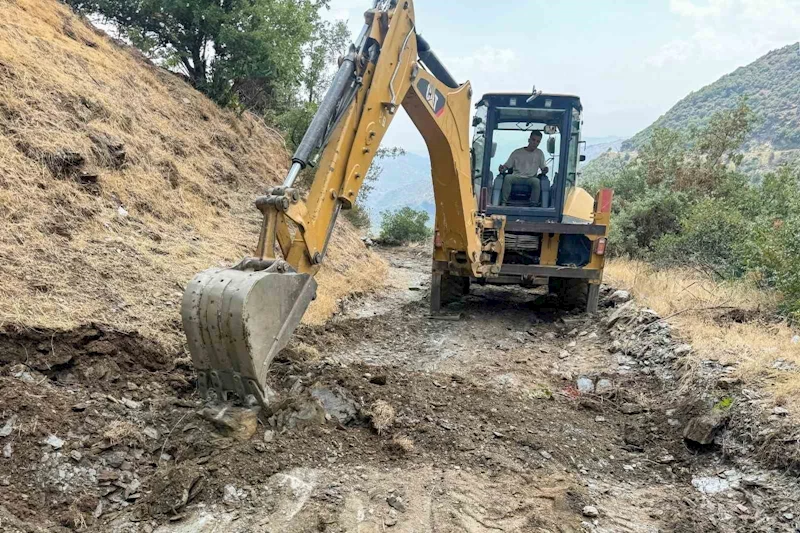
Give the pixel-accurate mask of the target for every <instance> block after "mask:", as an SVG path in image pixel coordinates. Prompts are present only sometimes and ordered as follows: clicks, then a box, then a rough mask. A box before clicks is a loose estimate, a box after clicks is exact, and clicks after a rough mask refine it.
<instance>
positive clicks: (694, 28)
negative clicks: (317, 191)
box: [327, 0, 800, 154]
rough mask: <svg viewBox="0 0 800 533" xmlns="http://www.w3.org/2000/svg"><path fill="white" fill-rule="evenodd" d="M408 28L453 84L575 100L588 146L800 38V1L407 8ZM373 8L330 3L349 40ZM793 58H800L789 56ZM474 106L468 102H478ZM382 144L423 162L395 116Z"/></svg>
mask: <svg viewBox="0 0 800 533" xmlns="http://www.w3.org/2000/svg"><path fill="white" fill-rule="evenodd" d="M414 5H415V11H416V23H417V30H418V32H419V33H421V34H422V35H424V36H425V38H426V39H427V40H428V42H429V43H430V44H431V47H432V48H433V50H434V51H435V52H436V53H437V55H438V56H439V57H440V58H441V59H442V62H443V63H444V64H445V65H446V66H447V68H448V69H449V70H450V72H451V73H452V74H453V75H454V77H455V78H456V79H457V80H458V81H460V82H461V81H465V80H469V81H471V82H472V86H473V89H474V92H475V95H476V97H477V96H478V95H480V94H483V93H487V92H504V91H520V92H530V91H531V89H532V87H533V86H534V84H535V85H536V88H537V89H540V90H543V91H545V92H555V93H569V94H577V95H578V96H580V97H581V100H582V102H583V107H584V122H585V124H584V135H585V136H586V137H611V136H613V137H626V138H627V137H630V136H632V135H633V134H635V133H636V132H638V131H639V130H641V129H643V128H645V127H647V126H648V125H649V124H651V123H652V122H653V121H654V120H656V119H657V118H658V117H659V116H661V115H662V114H663V113H664V112H666V111H667V110H668V109H669V108H670V107H672V106H673V105H674V104H675V103H676V102H677V101H678V100H680V99H681V98H683V97H684V96H686V95H687V94H689V93H690V92H691V91H693V90H697V89H700V88H701V87H703V86H705V85H708V84H709V83H712V82H713V81H715V80H716V79H718V78H719V77H720V76H722V75H724V74H726V73H728V72H731V71H733V70H735V69H736V68H737V67H740V66H744V65H746V64H748V63H750V62H752V61H754V60H756V59H757V58H759V57H760V56H762V55H764V54H765V53H767V52H769V51H770V50H773V49H775V48H780V47H783V46H786V45H787V44H791V43H796V42H798V40H800V0H750V1H745V0H649V1H642V0H617V1H613V0H591V1H590V0H561V1H559V2H554V1H552V0H513V1H512V0H491V1H487V0H459V1H457V2H456V1H447V0H416V2H415V4H414ZM369 7H371V0H330V11H329V12H328V13H327V17H328V18H331V19H344V20H347V21H348V25H349V27H350V28H351V31H352V33H353V34H354V36H356V35H357V34H358V33H359V32H360V30H361V27H362V25H363V20H364V19H363V12H364V11H365V10H366V9H367V8H369ZM798 54H800V51H799V52H798ZM476 97H475V98H476ZM384 145H385V146H401V147H404V148H405V149H406V150H408V151H411V152H416V153H420V154H424V153H426V148H425V144H424V142H423V141H422V138H421V137H420V135H419V133H418V132H417V131H416V129H415V128H414V126H413V124H412V123H411V121H410V120H409V119H408V117H407V116H405V114H404V113H402V114H401V115H399V116H398V117H397V118H396V119H395V120H394V122H393V123H392V126H391V127H390V129H389V131H388V133H387V135H386V138H385V140H384Z"/></svg>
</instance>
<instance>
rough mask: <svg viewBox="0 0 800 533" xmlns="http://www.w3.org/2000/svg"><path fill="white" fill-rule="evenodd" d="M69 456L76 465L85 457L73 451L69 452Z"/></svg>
mask: <svg viewBox="0 0 800 533" xmlns="http://www.w3.org/2000/svg"><path fill="white" fill-rule="evenodd" d="M69 456H70V457H71V458H72V460H73V461H75V462H76V463H79V462H80V461H81V459H83V455H82V454H81V452H79V451H78V450H72V451H71V452H69Z"/></svg>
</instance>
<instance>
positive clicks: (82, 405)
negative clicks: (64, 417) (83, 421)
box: [72, 402, 89, 413]
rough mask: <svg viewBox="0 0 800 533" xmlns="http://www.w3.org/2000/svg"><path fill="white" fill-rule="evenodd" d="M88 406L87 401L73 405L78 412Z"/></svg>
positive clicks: (73, 408)
mask: <svg viewBox="0 0 800 533" xmlns="http://www.w3.org/2000/svg"><path fill="white" fill-rule="evenodd" d="M88 408H89V404H88V403H85V402H81V403H76V404H75V405H73V406H72V410H73V411H75V412H76V413H82V412H84V411H85V410H86V409H88Z"/></svg>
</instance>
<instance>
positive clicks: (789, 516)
mask: <svg viewBox="0 0 800 533" xmlns="http://www.w3.org/2000/svg"><path fill="white" fill-rule="evenodd" d="M783 519H784V520H786V521H787V522H791V521H792V520H794V514H793V513H786V514H785V515H783Z"/></svg>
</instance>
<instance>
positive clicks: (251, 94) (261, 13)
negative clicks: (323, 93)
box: [68, 0, 327, 109]
mask: <svg viewBox="0 0 800 533" xmlns="http://www.w3.org/2000/svg"><path fill="white" fill-rule="evenodd" d="M68 2H69V3H70V4H71V5H72V6H73V7H75V8H76V9H79V10H81V11H84V12H89V13H96V14H99V15H100V16H101V17H103V18H104V19H106V20H107V21H108V22H110V23H112V24H114V25H116V26H117V27H118V28H119V29H120V31H121V32H122V33H123V34H124V35H125V36H127V37H128V38H129V39H130V40H131V42H132V43H133V44H134V45H135V46H136V47H137V48H139V49H141V50H142V51H143V52H144V53H145V54H146V55H148V56H149V57H150V58H153V59H158V60H160V61H161V62H162V63H164V64H165V65H166V66H169V67H174V68H178V69H179V70H181V71H182V72H183V73H184V74H186V76H187V77H188V79H189V80H190V82H191V83H192V84H193V85H194V87H195V88H197V89H199V90H201V91H203V92H205V93H206V94H208V95H209V96H211V97H213V98H214V99H216V100H217V101H218V102H220V103H222V104H230V103H235V102H238V103H239V104H240V105H243V106H245V107H248V108H258V109H264V108H265V107H267V106H268V105H269V104H270V103H273V102H274V101H276V100H277V99H279V97H280V96H281V95H282V94H289V93H291V91H292V88H293V87H296V86H297V84H298V83H299V77H300V73H301V72H302V70H303V50H304V48H305V47H306V45H307V43H309V42H310V41H311V39H312V35H313V32H314V30H315V28H316V27H317V25H318V24H319V10H320V9H321V8H323V7H326V6H327V0H192V1H191V2H189V1H186V0H68Z"/></svg>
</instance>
